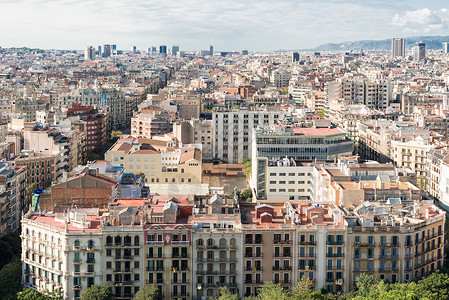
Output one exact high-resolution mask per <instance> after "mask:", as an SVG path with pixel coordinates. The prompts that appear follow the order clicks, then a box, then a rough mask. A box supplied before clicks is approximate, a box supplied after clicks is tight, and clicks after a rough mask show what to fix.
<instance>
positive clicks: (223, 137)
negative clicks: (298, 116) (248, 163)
mask: <svg viewBox="0 0 449 300" xmlns="http://www.w3.org/2000/svg"><path fill="white" fill-rule="evenodd" d="M285 115H286V113H284V112H282V111H243V110H240V111H235V112H233V111H229V112H214V113H213V115H212V122H213V158H214V159H216V160H221V161H224V162H227V163H240V162H241V160H242V159H243V158H247V157H251V153H252V151H253V150H252V147H253V140H252V130H253V129H254V128H256V127H258V126H271V125H275V124H277V123H278V122H279V121H281V120H283V119H284V117H285Z"/></svg>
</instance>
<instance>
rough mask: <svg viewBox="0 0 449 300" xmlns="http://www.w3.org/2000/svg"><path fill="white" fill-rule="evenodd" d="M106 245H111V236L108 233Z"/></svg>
mask: <svg viewBox="0 0 449 300" xmlns="http://www.w3.org/2000/svg"><path fill="white" fill-rule="evenodd" d="M106 245H112V236H110V235H108V236H107V237H106Z"/></svg>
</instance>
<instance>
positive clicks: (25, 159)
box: [14, 151, 67, 188]
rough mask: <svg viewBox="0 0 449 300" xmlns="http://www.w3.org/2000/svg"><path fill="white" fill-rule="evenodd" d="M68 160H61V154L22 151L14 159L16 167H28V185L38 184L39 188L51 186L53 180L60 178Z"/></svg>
mask: <svg viewBox="0 0 449 300" xmlns="http://www.w3.org/2000/svg"><path fill="white" fill-rule="evenodd" d="M66 163H67V162H65V161H62V160H61V154H60V153H56V154H49V155H45V154H42V153H36V152H34V151H25V152H22V153H21V154H20V155H19V156H17V157H16V158H15V159H14V164H15V166H16V167H26V172H27V185H30V184H36V186H37V187H38V188H45V187H48V186H50V184H51V182H52V181H55V180H58V179H59V178H60V177H61V176H62V173H63V169H64V166H65V165H66Z"/></svg>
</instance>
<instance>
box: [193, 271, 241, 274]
mask: <svg viewBox="0 0 449 300" xmlns="http://www.w3.org/2000/svg"><path fill="white" fill-rule="evenodd" d="M236 274H237V271H236V270H217V271H196V275H236Z"/></svg>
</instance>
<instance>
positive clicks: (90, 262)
mask: <svg viewBox="0 0 449 300" xmlns="http://www.w3.org/2000/svg"><path fill="white" fill-rule="evenodd" d="M86 263H88V264H94V263H95V259H94V258H88V259H86Z"/></svg>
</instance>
